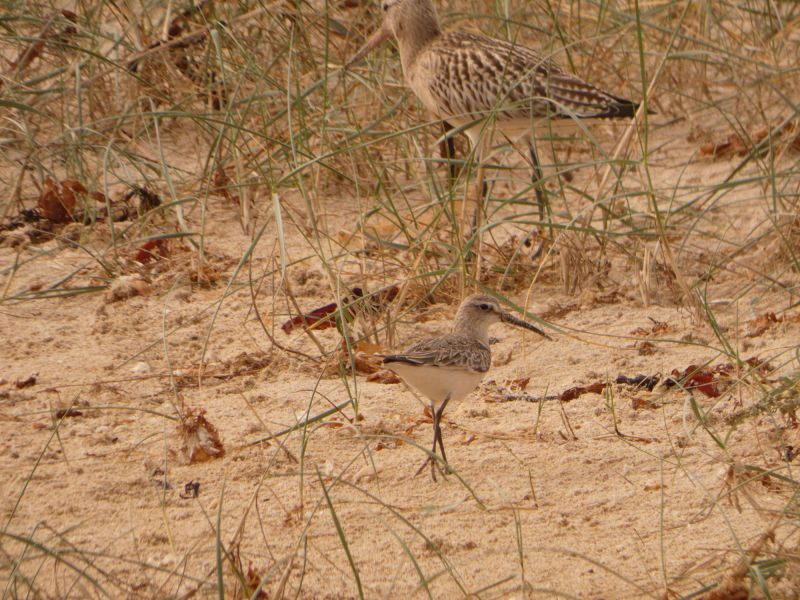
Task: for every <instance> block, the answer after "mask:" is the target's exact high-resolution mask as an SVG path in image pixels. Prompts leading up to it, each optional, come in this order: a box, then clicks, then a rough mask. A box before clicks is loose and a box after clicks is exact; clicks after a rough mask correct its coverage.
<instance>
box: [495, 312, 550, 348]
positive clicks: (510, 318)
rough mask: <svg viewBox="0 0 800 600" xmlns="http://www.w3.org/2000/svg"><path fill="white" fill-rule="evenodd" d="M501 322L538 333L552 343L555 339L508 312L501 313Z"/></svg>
mask: <svg viewBox="0 0 800 600" xmlns="http://www.w3.org/2000/svg"><path fill="white" fill-rule="evenodd" d="M500 320H501V321H502V322H503V323H509V324H510V325H517V326H518V327H524V328H525V329H530V330H531V331H535V332H536V333H538V334H539V335H540V336H542V337H543V338H546V339H548V340H551V341H552V340H553V338H551V337H550V336H549V335H547V334H546V333H545V332H544V331H542V330H541V329H539V328H538V327H536V326H535V325H531V324H530V323H528V322H527V321H523V320H522V319H520V318H517V317H515V316H514V315H512V314H511V313H507V312H504V313H501V314H500Z"/></svg>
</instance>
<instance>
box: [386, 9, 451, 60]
mask: <svg viewBox="0 0 800 600" xmlns="http://www.w3.org/2000/svg"><path fill="white" fill-rule="evenodd" d="M394 35H395V37H396V38H397V46H398V47H399V49H400V61H401V62H402V63H403V72H404V73H406V74H407V73H408V69H409V68H410V67H411V66H412V65H413V64H414V63H415V62H416V60H417V57H418V56H419V53H420V52H421V51H422V50H423V49H424V48H425V46H427V45H428V44H430V43H431V42H432V41H433V40H435V39H436V38H438V37H440V36H441V35H442V27H441V25H440V24H439V16H438V15H437V14H436V9H435V8H434V7H433V3H432V2H431V0H420V1H419V2H416V3H414V4H413V5H411V6H409V10H408V12H407V13H406V14H405V15H404V18H403V19H401V20H400V21H399V22H398V23H397V24H396V26H395V30H394Z"/></svg>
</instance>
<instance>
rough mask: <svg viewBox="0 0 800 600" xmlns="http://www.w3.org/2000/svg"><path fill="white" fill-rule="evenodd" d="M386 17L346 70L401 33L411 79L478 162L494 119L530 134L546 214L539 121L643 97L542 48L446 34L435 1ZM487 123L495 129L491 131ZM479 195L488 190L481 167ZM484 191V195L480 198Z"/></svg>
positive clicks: (627, 113)
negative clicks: (583, 75) (605, 86)
mask: <svg viewBox="0 0 800 600" xmlns="http://www.w3.org/2000/svg"><path fill="white" fill-rule="evenodd" d="M381 6H382V9H383V24H382V26H381V27H380V29H378V31H376V32H375V33H374V34H373V35H372V37H371V38H370V39H369V40H368V41H367V42H366V43H365V44H364V46H362V47H361V49H360V50H359V51H358V52H357V53H356V54H355V55H354V56H353V57H352V58H351V59H350V60H349V61H348V62H347V64H345V67H344V68H345V69H347V68H349V67H350V65H352V64H354V63H355V62H357V61H359V60H360V59H361V58H362V57H364V56H365V55H366V54H367V53H368V52H370V51H371V50H373V49H374V48H376V47H377V46H379V45H380V44H381V43H383V41H384V40H386V39H387V38H389V37H392V36H393V37H394V38H395V40H397V45H398V48H399V50H400V61H401V63H402V66H403V73H404V75H405V79H406V83H407V84H408V86H409V87H410V88H411V89H412V90H413V91H414V93H415V94H416V95H417V97H418V98H419V99H420V101H422V104H424V105H425V107H426V108H427V109H428V110H429V111H430V112H431V113H433V115H434V116H435V117H436V118H437V119H442V120H443V121H444V123H445V129H448V127H456V128H460V129H463V131H464V133H466V135H467V137H468V138H469V139H470V143H471V144H472V147H473V149H474V154H475V159H476V161H477V162H478V164H479V165H480V164H481V162H480V161H481V160H482V159H484V158H485V157H484V156H483V155H484V153H485V152H486V151H487V150H488V149H489V148H490V147H491V137H492V136H491V129H492V125H491V124H489V125H488V127H487V124H486V123H485V122H486V120H487V119H494V121H495V122H494V127H496V128H497V129H499V130H500V131H501V132H502V133H503V135H504V136H505V137H506V138H507V139H508V140H509V141H512V142H516V141H517V140H524V142H525V143H526V144H527V146H528V150H529V154H530V161H531V164H532V167H533V176H532V182H533V184H534V187H535V190H536V200H537V202H538V204H539V219H540V220H542V218H543V216H544V213H543V210H544V193H543V191H542V185H543V182H542V172H541V168H540V166H539V159H538V157H537V155H536V150H535V139H534V128H535V127H537V126H540V125H545V126H546V125H548V120H549V119H561V120H562V121H563V120H565V119H568V120H570V119H605V118H613V117H632V116H633V115H634V113H635V112H636V109H637V108H638V106H639V105H638V103H636V102H634V101H632V100H626V99H624V98H619V97H617V96H614V95H613V94H610V93H608V92H605V91H603V90H601V89H600V88H598V87H596V86H593V85H592V84H590V83H587V82H585V81H583V80H582V79H580V78H579V77H577V76H575V75H573V74H571V73H569V72H568V71H566V70H565V69H564V68H563V67H562V66H561V65H559V64H558V63H557V62H555V61H553V60H551V59H549V58H546V57H542V56H541V55H540V54H538V53H537V52H536V51H535V50H532V49H530V48H526V47H525V46H520V45H518V44H511V43H509V42H505V41H502V40H497V39H494V38H490V37H485V36H481V35H474V34H471V33H465V32H460V31H451V32H448V33H443V32H442V28H441V26H440V24H439V17H438V15H437V14H436V9H435V8H434V6H433V2H432V0H383V2H382V4H381ZM485 128H486V129H487V132H488V135H484V134H483V130H484V129H485ZM477 179H478V183H477V186H476V188H477V190H478V194H480V195H481V196H483V195H484V194H485V191H484V185H483V170H482V169H481V168H480V166H479V169H478V177H477ZM480 201H481V198H479V199H478V202H480Z"/></svg>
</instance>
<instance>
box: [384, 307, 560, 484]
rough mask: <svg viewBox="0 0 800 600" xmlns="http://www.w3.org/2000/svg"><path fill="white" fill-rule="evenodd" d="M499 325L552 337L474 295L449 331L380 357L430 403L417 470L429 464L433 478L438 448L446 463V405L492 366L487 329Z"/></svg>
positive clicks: (466, 391) (461, 396) (465, 392)
mask: <svg viewBox="0 0 800 600" xmlns="http://www.w3.org/2000/svg"><path fill="white" fill-rule="evenodd" d="M498 321H502V322H503V323H510V324H512V325H518V326H519V327H524V328H525V329H530V330H531V331H535V332H536V333H538V334H539V335H541V336H544V337H545V338H547V339H550V337H549V336H548V335H547V334H546V333H545V332H544V331H542V330H541V329H539V328H538V327H535V326H534V325H531V324H530V323H528V322H527V321H523V320H522V319H520V318H518V317H515V316H514V315H512V314H511V313H509V312H506V311H504V310H503V308H502V307H501V306H500V303H499V302H498V301H497V300H496V299H495V298H493V297H492V296H488V295H486V294H473V295H472V296H469V297H468V298H467V299H466V300H464V301H463V302H462V303H461V306H459V308H458V312H457V313H456V317H455V320H454V321H453V329H452V331H451V332H450V333H448V334H446V335H443V336H441V337H435V338H429V339H425V340H422V341H421V342H418V343H416V344H414V345H413V346H411V347H410V348H409V349H408V350H406V351H405V352H403V353H401V354H392V355H388V356H384V357H383V364H384V365H386V367H387V368H388V369H390V370H392V371H394V372H395V373H396V374H397V375H398V376H399V377H400V379H402V380H403V381H404V382H405V383H406V384H407V385H409V386H410V387H411V388H413V389H415V390H416V391H418V392H419V393H420V394H422V395H424V396H426V397H427V398H428V399H429V400H430V401H431V414H432V415H433V451H432V452H431V455H430V456H428V458H427V459H426V460H425V462H424V463H423V464H422V466H421V467H420V468H419V470H418V471H417V473H416V474H417V475H418V474H419V473H420V472H421V471H422V469H424V468H425V465H427V464H428V462H430V463H431V474H432V475H433V479H434V481H435V480H436V471H435V467H436V466H437V465H436V461H435V460H434V459H433V455H435V454H436V445H437V444H438V445H439V449H440V450H441V453H442V459H443V461H444V463H445V465H447V456H446V455H445V453H444V444H443V443H442V430H441V428H440V422H441V419H442V413H443V412H444V409H445V407H446V406H447V404H448V403H450V402H452V403H458V402H461V400H463V399H464V398H465V397H466V396H467V395H469V393H470V392H472V390H474V389H475V388H476V387H478V384H479V383H480V382H481V380H482V379H483V376H484V375H486V372H487V371H488V370H489V366H490V365H491V362H492V355H491V351H490V350H489V325H491V324H492V323H497V322H498Z"/></svg>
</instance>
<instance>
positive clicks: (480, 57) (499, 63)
mask: <svg viewBox="0 0 800 600" xmlns="http://www.w3.org/2000/svg"><path fill="white" fill-rule="evenodd" d="M415 59H416V60H415V61H414V64H412V65H409V66H410V67H411V68H407V70H406V75H407V76H408V79H409V85H410V87H411V88H412V89H413V90H414V92H415V93H416V94H417V96H418V97H419V98H420V99H421V100H422V102H423V104H425V105H426V107H427V108H428V109H429V110H430V111H431V112H433V113H434V114H435V115H436V116H437V117H438V118H442V119H447V118H449V119H453V118H454V117H455V119H454V120H456V121H459V122H461V123H468V122H470V121H473V120H475V121H476V120H478V119H482V118H485V117H486V116H487V114H490V113H491V112H492V111H497V112H496V115H497V118H498V120H500V121H503V120H512V119H513V120H521V119H531V118H535V117H545V116H547V117H555V118H568V117H571V116H575V117H579V118H613V117H630V116H632V115H633V114H634V112H635V111H636V109H637V107H638V104H637V103H636V102H633V101H631V100H626V99H624V98H619V97H617V96H614V95H612V94H609V93H607V92H604V91H603V90H601V89H600V88H598V87H596V86H593V85H591V84H589V83H587V82H585V81H583V80H582V79H580V78H579V77H577V76H575V75H572V74H571V73H569V72H568V71H566V70H565V69H564V68H563V67H562V66H561V65H560V64H558V63H557V62H555V61H554V60H551V59H547V58H543V57H542V56H541V55H539V54H538V53H537V52H535V51H534V50H532V49H530V48H527V47H525V46H521V45H515V44H510V43H508V42H505V41H502V40H497V39H493V38H489V37H485V36H480V35H474V34H471V33H464V32H458V31H455V32H451V33H446V34H443V35H440V36H438V37H436V38H435V39H433V40H432V41H431V42H430V43H429V44H427V45H426V46H425V47H424V48H422V49H421V51H420V52H419V53H418V54H417V55H416V57H415Z"/></svg>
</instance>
